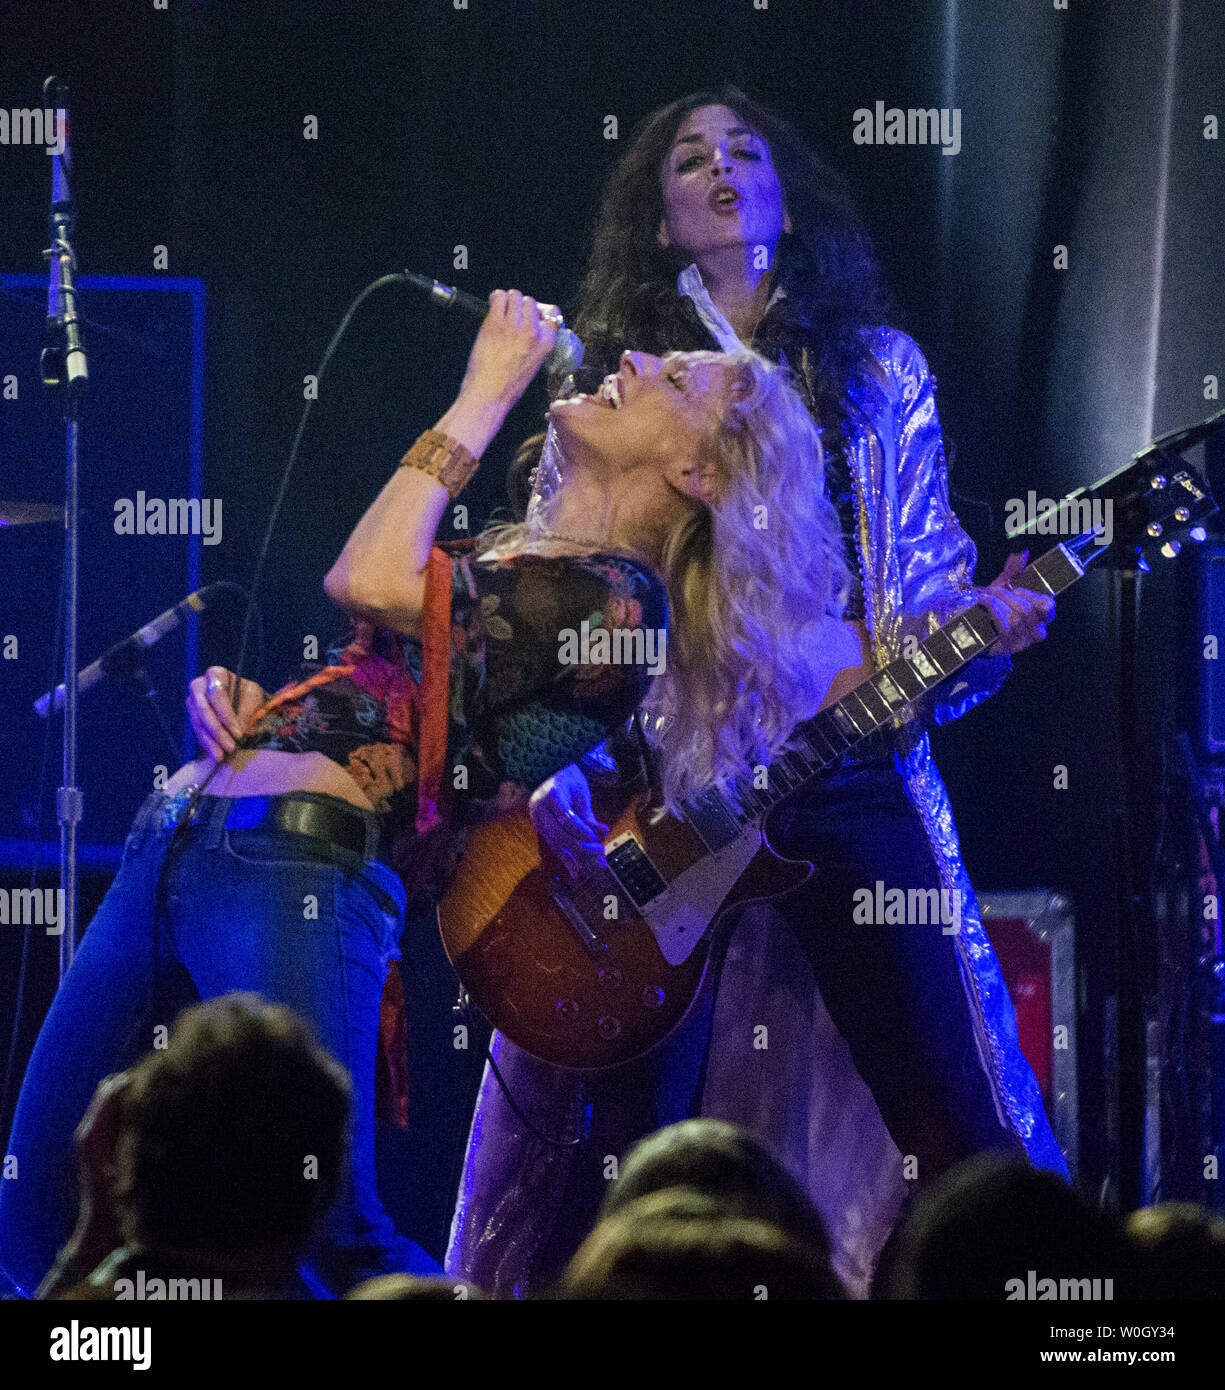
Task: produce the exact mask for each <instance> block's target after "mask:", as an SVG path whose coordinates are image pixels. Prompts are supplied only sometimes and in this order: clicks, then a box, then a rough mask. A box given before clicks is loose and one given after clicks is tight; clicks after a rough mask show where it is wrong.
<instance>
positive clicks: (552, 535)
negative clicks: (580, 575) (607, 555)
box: [537, 531, 604, 550]
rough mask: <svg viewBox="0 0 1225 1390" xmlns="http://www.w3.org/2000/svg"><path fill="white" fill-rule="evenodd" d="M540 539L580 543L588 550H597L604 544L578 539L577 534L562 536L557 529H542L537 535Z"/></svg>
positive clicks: (570, 543) (573, 543)
mask: <svg viewBox="0 0 1225 1390" xmlns="http://www.w3.org/2000/svg"><path fill="white" fill-rule="evenodd" d="M537 539H538V540H542V541H565V542H566V543H567V544H569V545H581V546H584V547H585V548H586V549H588V550H599V548H600V547H601V546H602V545H604V542H603V541H592V540H585V541H584V540H580V539H579V538H578V537H577V536H563V535H562V534H561V533H560V532H558V531H542V532H541V533H540V535H539V536H538V537H537Z"/></svg>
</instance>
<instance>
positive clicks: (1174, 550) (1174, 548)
mask: <svg viewBox="0 0 1225 1390" xmlns="http://www.w3.org/2000/svg"><path fill="white" fill-rule="evenodd" d="M1181 549H1182V541H1166V543H1165V544H1164V545H1163V546H1162V547H1161V553H1162V554H1163V555H1164V556H1165V558H1166V559H1167V560H1172V559H1173V558H1174V557H1175V555H1177V554H1178V552H1179V551H1180V550H1181Z"/></svg>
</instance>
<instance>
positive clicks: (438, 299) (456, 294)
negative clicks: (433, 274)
mask: <svg viewBox="0 0 1225 1390" xmlns="http://www.w3.org/2000/svg"><path fill="white" fill-rule="evenodd" d="M400 273H401V275H402V277H403V278H404V280H405V281H406V282H407V283H408V284H410V285H413V286H415V287H416V288H417V289H419V290H424V291H425V293H426V294H428V295H429V297H430V299H431V300H432V301H433V302H434V303H435V304H437V305H438V306H439V307H440V308H442V309H449V308H450V307H451V306H452V305H453V304H457V305H458V306H459V307H460V308H461V309H463V310H464V311H465V312H466V313H469V314H471V315H473V317H474V318H478V319H483V318H484V317H485V315H486V314H488V313H489V305H488V304H486V303H485V302H484V301H483V300H480V299H478V298H477V297H476V295H474V294H468V293H467V291H466V290H457V289H456V288H455V286H454V285H443V284H440V283H439V282H438V281H437V280H431V279H430V277H429V276H428V275H417V274H416V273H415V272H413V271H411V270H404V271H401V272H400ZM582 362H583V344H582V342H581V341H580V340H579V337H578V335H577V334H576V333H572V332H571V331H570V329H568V328H566V327H565V326H564V325H563V326H562V327H561V328H559V329H558V330H557V341H556V342H555V343H554V344H553V351H552V352H551V353H549V356H548V363H549V370H550V371H555V372H558V373H560V374H561V375H563V376H564V375H565V374H566V373H567V372H572V371H574V370H575V368H576V367H579V366H581V365H582Z"/></svg>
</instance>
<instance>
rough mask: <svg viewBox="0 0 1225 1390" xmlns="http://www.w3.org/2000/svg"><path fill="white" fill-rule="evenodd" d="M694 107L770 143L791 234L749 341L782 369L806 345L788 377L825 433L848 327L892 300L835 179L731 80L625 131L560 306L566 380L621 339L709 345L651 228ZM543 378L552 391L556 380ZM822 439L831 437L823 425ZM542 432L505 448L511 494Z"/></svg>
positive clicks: (664, 348)
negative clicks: (578, 364)
mask: <svg viewBox="0 0 1225 1390" xmlns="http://www.w3.org/2000/svg"><path fill="white" fill-rule="evenodd" d="M703 106H727V107H729V108H730V109H731V110H733V111H735V112H736V113H737V114H738V115H739V116H740V117H741V119H742V120H743V121H744V122H745V124H746V125H747V126H749V127H750V128H751V129H752V130H754V131H756V132H757V133H758V134H759V135H761V136H762V137H763V138H764V139H765V141H766V142H767V144H768V145H769V147H770V154H771V157H772V159H773V162H774V167H775V169H776V170H777V171H778V176H779V181H780V183H781V185H782V190H783V199H784V202H785V204H786V207H787V211H788V212H789V213H790V216H791V231H790V233H784V234H783V236H782V238H781V240H780V242H779V246H778V250H777V253H776V256H775V266H774V275H775V276H776V283H777V284H780V285H781V286H782V288H783V289H784V291H785V295H784V297H783V298H781V299H779V300H777V301H776V302H775V304H774V305H773V307H772V308H771V309H770V310H769V312H768V313H767V314H766V315H765V317H764V318H763V319H762V321H761V323H760V324H759V325H758V327H757V331H756V333H755V335H754V338H753V342H752V344H751V346H752V347H753V348H755V349H756V350H757V351H758V352H760V353H762V354H763V355H764V356H766V357H769V358H770V359H771V360H772V361H777V360H778V355H779V352H780V350H781V351H783V352H784V353H785V354H786V356H787V360H788V362H789V363H791V364H792V366H793V367H797V366H798V363H799V361H800V358H801V352H802V349H804V348H807V350H808V363H809V372H810V377H811V382H810V383H809V382H805V381H803V380H799V381H797V385H798V386H799V388H800V389H801V392H802V393H803V394H804V395H805V397H806V398H807V399H808V404H809V408H810V409H811V410H812V413H813V414H814V416H815V417H816V418H817V420H818V421H819V422H820V423H821V425H822V426H823V427H825V428H826V429H827V430H830V429H831V427H832V430H833V432H834V435H835V438H836V437H838V436H840V435H841V434H842V432H843V430H844V427H845V424H846V407H845V393H846V387H847V380H848V377H849V376H850V375H851V374H852V373H853V372H854V370H855V368H856V366H857V365H858V364H859V362H860V361H861V359H862V356H863V353H864V344H863V341H862V338H861V336H860V329H862V328H864V327H867V326H871V325H875V324H883V323H895V322H896V313H895V306H894V305H893V303H892V301H891V299H890V298H889V296H888V294H887V292H886V290H885V288H884V285H883V281H882V276H881V271H880V266H879V263H878V261H877V258H876V253H875V251H874V249H873V246H872V240H871V238H870V236H869V235H868V232H867V229H866V228H865V226H864V224H863V222H862V221H861V220H860V218H859V214H858V213H857V212H856V210H855V206H854V203H853V201H852V199H851V195H850V193H849V191H848V189H847V186H846V184H845V182H844V180H843V179H842V177H841V176H840V175H839V174H838V173H836V172H835V171H834V170H833V169H831V168H829V167H828V166H827V165H826V164H824V163H823V162H822V161H821V160H820V159H818V158H817V157H816V155H815V154H813V152H812V150H811V149H810V148H809V147H808V145H807V144H806V143H805V142H804V140H803V138H802V137H801V136H800V135H799V133H798V132H797V131H796V130H795V129H794V128H793V127H792V126H790V125H788V124H787V122H786V121H784V120H782V119H781V117H779V116H776V115H775V114H774V113H773V112H772V111H770V110H769V109H768V108H766V107H764V106H762V105H760V104H759V103H758V102H756V101H754V100H753V99H752V98H751V97H749V96H748V95H746V93H744V92H742V91H741V90H740V89H739V88H738V87H732V86H725V87H722V88H719V89H711V90H707V91H700V92H693V93H691V94H690V95H688V96H685V97H681V98H680V100H679V101H674V102H671V103H670V104H669V105H667V106H664V107H661V108H660V109H659V110H658V111H653V112H652V113H651V114H650V115H649V116H647V117H645V119H644V120H642V121H641V122H640V123H639V124H638V126H637V127H636V128H635V130H634V132H633V135H632V137H631V139H630V143H629V146H628V148H627V149H626V151H625V153H624V154H623V155H622V156H621V158H620V159H619V160H618V161H617V164H616V166H615V167H614V168H613V170H612V173H611V174H610V175H609V178H608V183H607V185H606V187H605V190H604V196H603V199H602V201H601V205H600V210H599V212H598V214H597V216H596V221H595V226H594V230H593V233H592V249H591V259H590V261H589V262H588V266H587V272H586V274H585V276H584V278H583V281H582V285H581V287H580V289H579V294H578V298H577V302H576V303H575V304H574V305H573V306H572V309H571V313H570V315H569V319H570V322H571V324H572V326H573V328H574V330H575V332H576V333H577V334H578V335H579V337H580V338H581V339H582V340H583V342H584V344H585V345H586V348H587V352H586V357H585V359H584V363H583V367H582V368H581V369H580V371H579V372H578V373H576V382H575V384H576V386H577V387H578V389H580V390H593V389H594V388H595V386H596V385H597V384H598V382H599V381H600V379H601V378H602V377H603V376H604V375H605V374H606V373H607V372H610V371H613V370H615V368H616V366H617V362H618V359H619V358H620V355H621V352H622V351H623V350H624V349H625V348H630V349H632V350H635V351H641V352H651V353H657V354H658V353H664V352H669V351H692V350H695V349H700V348H711V347H716V346H717V344H716V343H715V341H714V339H713V338H712V337H711V336H710V334H709V333H708V332H707V330H706V327H705V326H704V325H703V323H702V321H701V320H700V319H699V318H698V315H697V311H696V310H695V309H694V307H693V301H692V300H690V299H688V298H682V297H680V296H678V295H677V292H676V277H677V275H678V274H679V272H680V271H681V270H683V269H684V268H685V266H686V265H688V264H689V262H690V260H691V259H692V257H689V256H687V255H686V254H685V253H684V252H683V251H681V250H680V249H679V248H677V247H674V246H668V247H662V246H660V245H659V242H658V240H657V237H656V234H657V232H658V229H659V223H660V219H661V218H662V217H663V215H664V206H663V193H662V190H661V188H660V171H661V169H662V168H663V163H664V160H665V159H666V158H667V155H668V152H669V150H671V148H672V145H673V143H674V142H675V139H676V133H677V131H678V130H679V129H680V127H681V125H682V124H683V123H684V121H685V119H686V117H688V115H689V114H690V113H691V112H692V111H695V110H697V109H698V108H699V107H703ZM549 385H550V394H556V392H557V391H558V389H559V387H560V386H561V380H560V378H554V379H552V380H551V381H550V383H549ZM809 386H811V390H810V389H809ZM826 439H827V443H830V442H833V441H832V440H831V439H830V436H829V434H827V436H826ZM542 440H543V435H539V436H534V437H533V438H532V439H530V440H528V441H526V442H525V444H524V445H523V447H522V448H521V449H520V451H519V453H518V455H517V457H516V461H515V466H514V468H513V470H512V477H511V494H512V498H513V500H515V501H516V503H525V502H526V497H527V473H528V472H529V471H530V469H531V467H533V466H534V465H535V462H536V460H537V458H538V457H539V453H540V446H541V442H542Z"/></svg>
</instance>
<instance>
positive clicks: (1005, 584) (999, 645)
mask: <svg viewBox="0 0 1225 1390" xmlns="http://www.w3.org/2000/svg"><path fill="white" fill-rule="evenodd" d="M1028 561H1029V551H1028V550H1023V551H1021V552H1020V554H1017V555H1010V556H1009V557H1008V559H1007V560H1006V561H1005V562H1004V568H1003V569H1002V570H1000V573H999V578H998V579H995V580H993V581H992V582H991V583H990V584H985V585H982V586H981V587H980V588H979V590H978V601H979V602H980V603H981V604H982V605H983V606H984V607H985V608H986V609H987V610H988V612H989V613H990V614H991V616H992V619H993V620H994V622H995V626H996V628H997V629H998V630H999V634H1000V635H999V637H998V638H996V640H995V641H994V642H993V643H992V644H991V646H990V647H988V648H987V651H988V652H989V653H990V654H992V655H995V654H996V653H999V652H1010V653H1011V652H1023V651H1024V650H1025V648H1026V647H1032V646H1033V644H1034V643H1035V642H1041V641H1042V640H1043V639H1044V638H1045V637H1046V625H1047V623H1049V622H1050V621H1051V619H1052V618H1053V617H1054V616H1055V600H1054V598H1053V597H1052V596H1051V595H1050V594H1036V593H1034V592H1033V590H1032V589H1014V588H1012V587H1011V586H1012V581H1013V580H1014V579H1015V578H1016V577H1017V575H1018V574H1020V573H1021V571H1022V570H1023V569H1024V568H1025V566H1026V564H1027V563H1028Z"/></svg>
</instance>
